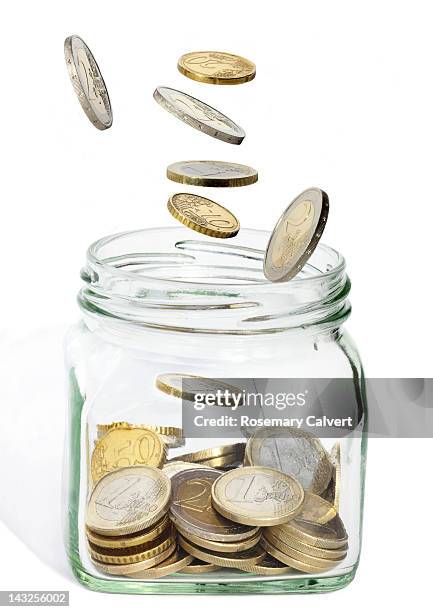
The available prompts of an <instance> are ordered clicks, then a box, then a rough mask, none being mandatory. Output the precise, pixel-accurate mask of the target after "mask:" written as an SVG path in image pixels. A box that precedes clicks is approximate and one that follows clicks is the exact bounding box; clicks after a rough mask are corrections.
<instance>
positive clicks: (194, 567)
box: [179, 557, 218, 574]
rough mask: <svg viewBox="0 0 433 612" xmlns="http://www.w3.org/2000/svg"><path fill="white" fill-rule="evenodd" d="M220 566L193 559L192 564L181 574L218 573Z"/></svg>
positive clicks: (181, 571)
mask: <svg viewBox="0 0 433 612" xmlns="http://www.w3.org/2000/svg"><path fill="white" fill-rule="evenodd" d="M217 569H218V566H217V565H215V564H213V563H206V562H205V561H202V560H201V559H196V558H194V557H193V560H192V561H191V563H190V564H189V565H188V566H187V567H185V568H183V569H182V570H180V572H179V573H180V574H206V573H207V572H216V571H217Z"/></svg>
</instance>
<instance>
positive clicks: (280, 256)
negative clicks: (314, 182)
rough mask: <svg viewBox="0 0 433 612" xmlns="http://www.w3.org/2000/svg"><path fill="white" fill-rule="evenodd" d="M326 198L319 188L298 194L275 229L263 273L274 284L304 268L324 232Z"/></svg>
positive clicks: (326, 215)
mask: <svg viewBox="0 0 433 612" xmlns="http://www.w3.org/2000/svg"><path fill="white" fill-rule="evenodd" d="M328 212H329V199H328V196H327V194H326V193H325V192H324V191H322V190H321V189H318V188H316V187H312V188H311V189H307V190H306V191H303V192H302V193H301V194H299V195H298V196H297V197H296V198H295V199H294V200H293V202H291V203H290V204H289V206H288V207H287V208H286V210H285V211H284V212H283V214H282V215H281V217H280V218H279V220H278V222H277V224H276V226H275V227H274V229H273V231H272V234H271V237H270V239H269V242H268V245H267V247H266V252H265V257H264V260H263V272H264V275H265V276H266V278H267V279H268V280H270V281H272V282H282V281H287V280H290V279H291V278H293V277H294V276H296V275H297V274H298V272H299V271H300V270H301V269H302V268H303V267H304V265H305V264H306V262H307V261H308V259H309V258H310V257H311V255H312V254H313V251H314V249H315V248H316V246H317V245H318V243H319V240H320V238H321V236H322V234H323V230H324V229H325V225H326V221H327V219H328Z"/></svg>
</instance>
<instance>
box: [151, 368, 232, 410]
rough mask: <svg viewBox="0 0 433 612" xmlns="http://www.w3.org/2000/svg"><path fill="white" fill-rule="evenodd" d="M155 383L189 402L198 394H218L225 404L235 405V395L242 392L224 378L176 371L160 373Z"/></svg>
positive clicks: (161, 388)
mask: <svg viewBox="0 0 433 612" xmlns="http://www.w3.org/2000/svg"><path fill="white" fill-rule="evenodd" d="M155 385H156V387H157V389H159V390H160V391H163V392H164V393H167V394H168V395H174V396H175V397H179V398H181V399H184V400H188V401H189V402H194V401H195V399H196V395H197V394H200V395H207V394H212V395H216V394H218V395H219V396H220V397H221V401H222V405H223V406H232V405H234V401H233V395H235V396H237V397H239V396H240V395H241V393H242V392H241V390H240V389H238V388H236V387H233V386H232V385H229V384H227V383H225V382H224V381H222V380H214V379H212V378H203V377H202V376H194V375H192V374H178V373H174V372H170V373H167V374H159V375H158V376H157V377H156V381H155Z"/></svg>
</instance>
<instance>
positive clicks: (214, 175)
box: [167, 160, 258, 187]
mask: <svg viewBox="0 0 433 612" xmlns="http://www.w3.org/2000/svg"><path fill="white" fill-rule="evenodd" d="M167 178H169V179H170V180H171V181H175V182H176V183H183V184H185V185H198V186H201V187H242V186H244V185H252V184H253V183H255V182H256V181H257V179H258V174H257V170H254V168H250V166H243V165H242V164H235V163H234V162H224V161H204V160H196V161H181V162H176V163H175V164H171V165H170V166H168V168H167Z"/></svg>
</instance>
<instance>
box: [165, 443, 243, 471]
mask: <svg viewBox="0 0 433 612" xmlns="http://www.w3.org/2000/svg"><path fill="white" fill-rule="evenodd" d="M244 454H245V442H235V443H234V444H223V445H222V446H213V447H212V448H204V449H202V450H198V451H193V452H192V453H187V454H185V455H177V456H176V457H173V459H171V460H170V461H169V462H168V464H171V462H175V461H186V462H192V463H204V462H206V461H211V460H213V459H221V458H224V457H228V459H229V460H232V459H238V460H240V461H241V460H242V459H243V456H244ZM195 467H198V466H197V465H196V466H195Z"/></svg>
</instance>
